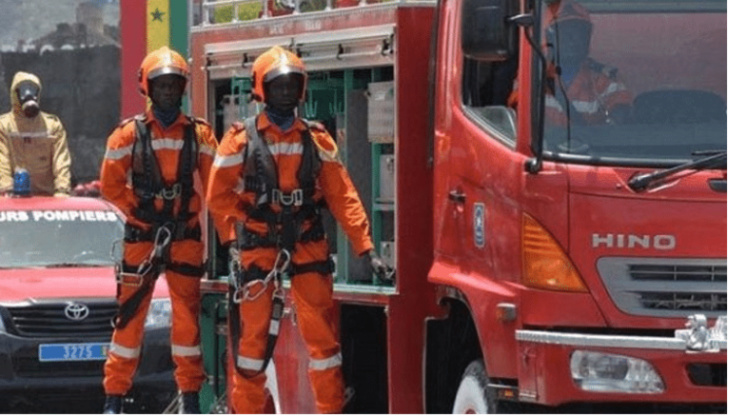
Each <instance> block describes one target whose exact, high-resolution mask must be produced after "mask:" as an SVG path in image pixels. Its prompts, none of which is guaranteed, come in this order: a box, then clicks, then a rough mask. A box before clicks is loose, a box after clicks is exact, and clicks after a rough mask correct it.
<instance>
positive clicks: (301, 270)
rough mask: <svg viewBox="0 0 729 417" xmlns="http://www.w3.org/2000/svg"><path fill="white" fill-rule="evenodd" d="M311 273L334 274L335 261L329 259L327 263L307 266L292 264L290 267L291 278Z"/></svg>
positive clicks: (315, 263)
mask: <svg viewBox="0 0 729 417" xmlns="http://www.w3.org/2000/svg"><path fill="white" fill-rule="evenodd" d="M309 272H316V273H318V274H321V275H329V274H331V273H332V272H334V261H333V260H332V258H329V259H327V260H326V261H315V262H308V263H305V264H295V263H293V262H292V263H291V265H289V274H291V276H296V275H300V274H306V273H309Z"/></svg>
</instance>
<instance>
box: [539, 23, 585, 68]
mask: <svg viewBox="0 0 729 417" xmlns="http://www.w3.org/2000/svg"><path fill="white" fill-rule="evenodd" d="M590 35H591V27H590V24H589V23H587V22H584V21H581V20H567V21H564V22H560V23H558V24H556V25H553V26H552V27H551V28H550V29H549V32H548V41H549V42H550V43H552V44H553V47H554V48H556V49H557V52H556V56H557V57H559V65H561V66H563V67H573V68H574V67H577V66H579V65H580V64H581V63H582V61H584V60H585V59H586V58H587V56H588V54H589V52H590V37H591V36H590Z"/></svg>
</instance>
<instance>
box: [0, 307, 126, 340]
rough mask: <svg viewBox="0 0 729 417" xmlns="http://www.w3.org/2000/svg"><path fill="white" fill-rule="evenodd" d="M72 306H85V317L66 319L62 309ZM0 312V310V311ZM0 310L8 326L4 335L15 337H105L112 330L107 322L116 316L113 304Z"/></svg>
mask: <svg viewBox="0 0 729 417" xmlns="http://www.w3.org/2000/svg"><path fill="white" fill-rule="evenodd" d="M72 304H76V305H83V306H86V307H87V308H88V315H87V316H86V317H84V318H83V319H80V320H72V319H71V318H69V317H68V315H67V314H66V308H67V307H68V306H69V305H72ZM2 309H3V308H2V307H0V310H2ZM4 310H5V312H2V311H0V314H2V315H3V316H4V317H3V318H4V321H5V322H6V323H9V324H10V325H9V326H8V332H9V333H11V334H15V335H18V336H22V337H64V336H70V337H73V338H78V337H80V336H88V337H101V338H109V337H111V333H112V330H113V329H112V327H111V319H112V317H114V314H116V311H117V304H116V302H115V301H83V302H73V301H65V302H64V301H58V302H42V303H38V302H30V303H24V304H20V305H13V306H5V307H4ZM81 315H83V314H81ZM8 319H9V320H8Z"/></svg>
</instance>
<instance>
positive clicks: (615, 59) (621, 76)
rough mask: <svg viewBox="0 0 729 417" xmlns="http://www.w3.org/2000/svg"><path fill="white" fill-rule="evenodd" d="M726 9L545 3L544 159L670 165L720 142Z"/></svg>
mask: <svg viewBox="0 0 729 417" xmlns="http://www.w3.org/2000/svg"><path fill="white" fill-rule="evenodd" d="M726 8H727V3H726V1H725V0H722V1H701V0H697V1H689V2H687V1H682V0H681V1H675V0H673V1H672V0H666V1H663V0H661V1H655V0H637V1H615V0H610V1H607V0H583V1H580V2H576V1H568V0H562V1H561V2H542V4H541V9H540V13H541V19H540V21H541V22H542V23H541V30H540V31H539V32H540V33H541V35H540V36H541V39H540V42H539V43H538V44H539V45H542V47H543V48H544V49H543V52H544V55H545V56H546V57H547V70H546V83H545V85H544V89H543V90H544V91H545V97H544V151H545V156H546V157H547V158H548V159H557V160H559V159H577V160H582V161H584V162H585V163H601V161H602V163H605V162H606V161H609V162H611V163H617V164H625V165H659V166H660V165H662V164H663V165H666V166H668V165H671V164H675V163H676V162H680V161H686V160H690V159H692V158H693V157H692V153H694V152H696V151H706V150H723V149H726V138H727V115H726V91H727V66H726V62H727V56H726V51H727V43H726V38H727V25H726V24H727V18H726ZM535 85H538V84H535Z"/></svg>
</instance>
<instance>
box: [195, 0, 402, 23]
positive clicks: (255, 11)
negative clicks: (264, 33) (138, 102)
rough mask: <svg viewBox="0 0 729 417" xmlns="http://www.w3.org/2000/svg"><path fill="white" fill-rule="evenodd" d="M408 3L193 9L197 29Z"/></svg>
mask: <svg viewBox="0 0 729 417" xmlns="http://www.w3.org/2000/svg"><path fill="white" fill-rule="evenodd" d="M398 2H399V3H404V2H407V0H202V1H199V2H195V3H194V6H193V7H197V10H195V11H194V12H193V16H194V18H193V26H210V25H218V24H224V23H237V22H242V21H251V20H260V19H267V18H270V17H276V16H283V15H296V14H300V13H307V12H315V11H332V10H340V9H345V8H356V7H367V6H374V5H379V4H382V3H398Z"/></svg>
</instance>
